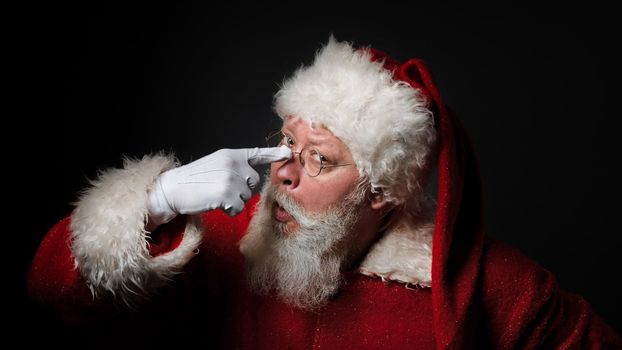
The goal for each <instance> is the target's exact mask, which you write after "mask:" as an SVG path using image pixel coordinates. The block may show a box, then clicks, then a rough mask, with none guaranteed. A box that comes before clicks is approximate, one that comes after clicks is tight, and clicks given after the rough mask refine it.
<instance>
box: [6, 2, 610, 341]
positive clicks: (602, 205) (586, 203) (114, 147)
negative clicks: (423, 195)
mask: <svg viewBox="0 0 622 350" xmlns="http://www.w3.org/2000/svg"><path fill="white" fill-rule="evenodd" d="M408 4H409V5H407V6H406V5H400V4H398V3H393V4H391V3H384V4H383V5H379V4H376V5H373V6H371V5H363V4H351V5H347V6H346V5H334V4H333V5H322V4H318V3H311V2H291V3H289V4H288V5H281V6H270V7H260V6H259V5H256V6H253V7H249V6H247V5H243V4H241V3H232V4H230V5H227V6H226V7H224V6H222V5H218V6H216V5H215V4H210V5H207V4H204V5H201V6H197V5H172V4H168V5H150V6H145V7H140V6H137V5H134V6H131V7H128V6H127V5H106V4H91V5H88V6H84V5H75V4H74V5H54V6H51V5H46V6H42V5H34V4H33V5H32V6H31V7H28V8H21V9H19V10H15V13H11V12H7V14H6V15H7V16H9V17H14V18H12V19H14V20H15V21H14V23H11V24H10V26H9V27H10V30H7V31H5V34H8V38H7V43H8V44H10V45H11V47H10V48H8V49H6V51H5V55H7V56H9V58H11V59H13V60H14V61H13V60H11V64H10V65H8V66H7V67H5V68H6V70H7V71H8V73H10V75H11V78H15V79H11V80H10V81H9V82H8V84H7V85H8V87H9V90H10V91H9V92H8V94H6V97H8V100H9V101H7V102H8V106H13V104H14V105H15V106H14V108H6V109H5V113H6V114H5V118H3V119H5V120H10V121H11V123H13V124H12V125H15V126H11V127H9V126H8V125H7V126H6V127H5V128H3V130H4V136H5V137H4V141H3V144H4V145H5V147H4V148H5V155H7V156H8V157H9V159H8V160H7V162H8V163H9V164H8V166H7V168H6V169H5V172H4V173H5V176H6V174H9V180H7V181H9V182H10V183H7V184H6V187H7V188H8V189H9V190H10V191H9V192H10V193H11V195H10V196H9V198H10V199H11V202H10V203H7V204H9V207H10V208H12V209H10V210H8V209H5V215H7V216H9V215H10V216H11V219H10V220H8V221H10V223H11V225H15V226H14V227H11V228H10V230H11V232H10V234H9V236H10V239H17V242H16V243H14V244H13V243H12V244H11V247H10V252H9V254H8V256H9V257H10V263H11V265H10V266H12V267H13V268H11V269H10V271H11V273H16V277H17V283H16V284H15V285H16V286H17V293H18V300H19V301H20V302H22V303H23V305H24V307H20V308H19V309H18V310H19V312H18V313H16V314H15V322H14V323H13V324H14V325H16V326H18V327H28V328H29V329H33V328H35V329H34V331H35V332H36V333H37V334H41V333H43V334H46V333H50V334H52V333H51V332H55V333H54V334H55V336H56V337H62V335H63V334H64V333H63V332H57V331H59V330H60V329H61V328H62V324H60V323H58V321H57V320H56V318H54V317H53V316H52V315H49V314H45V313H42V312H41V310H40V309H39V308H35V307H34V306H33V305H31V304H30V303H29V302H28V300H27V298H26V293H25V280H26V274H27V270H28V266H29V263H30V261H31V259H32V257H33V255H34V252H35V250H36V247H37V244H38V243H39V241H40V240H41V238H42V236H43V235H44V234H45V232H46V230H47V229H49V228H50V227H51V226H52V225H53V224H54V223H55V222H56V221H57V220H59V219H61V218H62V217H63V216H65V215H67V214H68V213H69V212H70V211H71V206H70V203H71V202H72V201H74V200H75V199H76V195H77V192H78V191H79V190H80V189H81V188H83V187H84V186H85V185H86V184H87V179H93V178H95V177H96V175H97V171H98V170H99V169H105V168H108V167H119V166H121V164H122V161H121V159H122V157H123V156H124V155H128V156H133V157H140V156H141V155H143V154H145V153H150V152H154V151H158V150H162V149H164V150H172V151H174V152H175V153H176V154H177V155H178V157H179V158H180V160H182V162H189V161H191V160H193V159H198V158H199V157H201V156H203V155H206V154H208V153H211V152H213V151H215V150H217V149H219V148H223V147H228V148H236V147H251V146H256V145H261V144H262V141H263V136H264V134H265V133H266V132H267V131H268V130H270V129H271V128H273V127H274V126H275V125H278V122H277V119H276V117H275V115H274V114H273V113H272V111H271V103H272V95H273V94H274V93H275V92H276V91H277V89H278V84H279V83H281V82H282V80H283V78H284V77H285V76H288V75H289V74H290V73H292V72H293V71H294V70H295V69H296V68H297V67H298V66H299V65H300V64H301V63H310V62H311V60H312V59H313V55H314V52H315V51H316V50H317V49H318V48H319V47H320V46H321V45H322V44H323V43H325V42H326V41H327V39H328V37H329V35H330V33H333V34H334V35H335V36H336V37H337V39H338V40H347V41H352V42H353V43H354V44H355V45H356V46H366V45H372V46H374V47H376V48H378V49H381V50H383V51H386V52H388V53H389V54H390V55H392V56H393V57H395V58H397V59H398V60H402V61H403V60H405V59H408V58H411V57H420V58H423V59H425V60H426V61H427V63H428V66H429V68H430V70H431V71H432V73H433V75H434V77H435V80H436V83H437V85H438V86H439V88H440V91H441V93H442V95H443V96H444V99H445V101H446V102H447V103H448V104H449V105H450V106H451V107H452V108H453V109H454V110H455V111H456V112H457V113H458V115H459V116H460V118H461V119H462V120H463V122H464V124H465V126H466V128H467V130H468V131H469V133H470V135H471V138H472V141H473V143H474V145H475V149H476V152H477V154H478V156H479V161H480V166H481V173H482V177H483V182H484V186H485V188H484V191H485V204H486V207H485V215H486V221H485V222H486V227H487V232H488V233H489V234H490V235H492V236H494V237H497V238H498V239H500V240H502V241H505V242H508V243H510V244H512V245H513V246H515V247H517V248H518V249H519V250H521V251H522V252H523V253H524V254H526V255H527V256H529V257H531V258H533V259H534V260H536V261H537V262H539V263H540V264H541V265H542V266H543V267H545V268H547V269H549V270H550V271H552V272H553V273H554V274H555V275H556V277H557V279H558V281H559V283H560V285H561V286H562V287H563V288H565V289H566V290H569V291H571V292H575V293H579V294H581V295H583V296H584V297H585V298H586V299H587V300H588V301H589V302H590V303H591V304H592V306H593V307H594V309H595V310H596V311H597V313H598V314H600V315H601V316H602V317H603V318H604V319H605V320H607V321H608V322H609V323H610V324H611V325H613V326H614V327H615V328H616V329H617V330H618V331H620V329H622V317H621V316H620V311H621V307H620V306H621V302H620V298H619V296H620V295H622V287H620V286H619V285H620V284H619V282H618V280H619V276H620V272H619V268H620V257H619V254H620V253H619V252H620V250H621V248H622V245H621V240H620V238H619V235H620V228H619V224H618V220H617V219H618V217H619V210H620V204H619V198H620V197H619V190H618V181H619V179H620V176H619V171H618V170H617V169H618V165H617V163H618V161H619V159H620V156H619V155H618V151H619V149H620V147H619V146H618V141H617V140H618V130H617V125H618V123H617V120H618V119H620V113H619V111H618V108H617V107H618V103H617V101H618V100H619V96H618V95H619V92H620V89H619V84H618V82H617V79H616V77H617V69H618V68H617V64H618V60H617V58H616V57H615V56H614V51H615V50H616V47H617V46H619V42H620V32H619V30H618V29H617V27H616V26H615V24H616V23H615V21H614V20H613V19H612V18H611V16H610V13H612V11H611V9H607V8H602V7H595V6H592V7H590V5H586V4H583V5H582V6H581V7H576V8H568V7H565V8H563V9H562V8H555V9H546V8H543V7H542V6H533V7H531V6H527V5H524V6H523V7H520V8H519V7H512V6H504V7H496V8H494V7H493V8H491V7H483V6H482V7H477V6H475V7H474V6H470V7H464V8H462V7H451V6H442V5H438V6H429V5H418V4H417V3H416V2H409V3H408ZM5 48H6V46H5ZM9 140H10V141H9ZM8 141H9V142H8ZM5 198H6V197H5ZM15 214H16V215H15ZM14 215H15V216H14ZM12 285H13V284H12ZM517 288H520V286H517ZM34 320H37V321H34ZM56 332H57V333H56Z"/></svg>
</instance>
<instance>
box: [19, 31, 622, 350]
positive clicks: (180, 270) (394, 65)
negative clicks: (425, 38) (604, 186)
mask: <svg viewBox="0 0 622 350" xmlns="http://www.w3.org/2000/svg"><path fill="white" fill-rule="evenodd" d="M274 109H275V111H276V113H277V114H278V115H279V116H280V117H281V118H282V119H283V124H282V128H281V129H280V130H278V131H276V132H275V133H273V134H271V135H270V136H269V137H268V138H267V139H268V142H269V143H270V146H271V147H267V148H256V149H223V150H219V151H217V152H215V153H212V154H210V155H208V156H206V157H204V158H201V159H199V160H197V161H194V162H192V163H189V164H186V165H184V166H179V164H178V163H177V162H176V161H175V159H174V157H173V156H171V155H164V154H159V155H154V156H145V157H143V158H142V159H140V160H130V159H128V160H126V162H125V164H124V167H123V168H122V169H112V170H108V171H106V172H103V173H102V174H101V175H100V177H99V179H97V180H96V181H94V183H93V186H92V187H90V188H89V189H87V190H86V191H85V192H84V193H83V195H82V196H81V199H80V200H79V202H78V203H77V204H76V208H75V210H74V211H73V213H72V214H71V215H70V216H69V217H67V218H65V219H64V220H62V221H60V222H59V223H58V224H57V225H55V226H54V227H53V228H52V229H51V230H50V232H49V233H48V234H47V235H46V237H45V238H44V240H43V242H42V244H41V246H40V248H39V250H38V252H37V255H36V257H35V259H34V262H33V265H32V270H31V275H30V292H31V295H32V296H33V298H35V299H37V300H39V301H41V302H44V303H46V304H49V305H52V306H54V307H55V308H56V309H57V310H59V312H61V313H62V314H63V315H65V316H66V317H67V319H68V320H74V321H75V320H79V323H78V324H83V325H84V324H88V325H89V327H88V329H89V330H90V332H91V333H90V334H113V335H115V336H116V337H118V336H120V334H123V335H124V336H134V337H137V338H138V339H142V340H136V343H137V344H141V343H142V341H144V340H145V338H146V337H149V338H150V339H151V337H152V336H155V337H156V339H158V342H162V341H165V340H164V339H168V340H169V341H171V342H172V343H174V344H181V343H191V342H195V341H198V342H203V343H205V344H209V345H216V346H224V347H236V348H253V349H257V348H270V349H273V348H314V349H315V348H338V347H339V348H341V347H347V348H381V347H382V348H405V347H406V348H489V347H492V348H553V347H560V348H579V347H580V348H584V347H589V348H600V347H603V348H604V347H607V346H611V347H613V346H618V347H622V342H621V341H620V339H619V338H618V337H617V335H616V334H615V333H614V332H613V331H612V330H611V329H610V328H609V327H608V326H607V325H606V324H605V323H603V322H602V320H601V319H600V318H599V317H598V316H597V315H595V314H594V313H593V311H592V310H591V308H590V306H589V304H588V303H587V302H586V301H585V300H583V299H582V298H581V297H579V296H576V295H572V294H569V293H567V292H564V291H563V290H560V289H559V288H558V287H557V285H556V283H555V281H554V278H553V277H552V276H551V275H550V273H549V272H547V271H546V270H543V269H542V268H540V267H539V266H538V265H537V264H535V263H534V262H532V261H530V260H528V259H527V258H525V257H523V256H522V255H520V254H519V253H518V252H516V251H515V250H513V249H512V248H510V247H508V246H506V245H503V244H501V243H499V242H496V241H494V240H493V239H491V238H490V237H487V236H485V235H484V232H483V228H482V205H481V186H480V179H479V174H478V170H477V164H476V159H475V157H474V155H473V152H472V148H471V146H470V144H469V141H468V138H467V136H466V134H465V131H464V129H463V128H462V126H461V124H460V122H459V120H458V119H457V118H456V117H455V116H454V115H453V114H452V113H451V111H450V110H448V109H447V107H446V106H445V104H444V103H443V101H442V99H441V97H440V95H439V93H438V90H437V89H436V87H435V85H434V83H433V81H432V78H431V76H430V74H429V72H428V70H427V68H426V66H425V64H424V63H423V62H422V61H421V60H419V59H410V60H408V61H406V62H404V63H400V62H397V61H396V60H394V59H392V58H390V57H389V56H387V55H386V54H384V53H383V52H381V51H378V50H375V49H373V48H369V47H365V48H358V49H356V48H354V47H353V46H352V44H350V43H348V42H338V41H336V40H335V39H334V38H333V37H332V36H331V38H330V39H329V41H328V43H327V44H326V45H325V46H324V47H322V48H321V50H319V51H318V53H317V55H316V57H315V61H314V62H313V63H312V64H311V65H310V66H307V67H302V68H300V69H299V70H298V71H296V72H295V74H294V75H293V76H292V77H291V78H289V79H288V80H286V81H285V82H284V84H283V86H282V88H281V90H280V91H279V92H278V93H277V94H276V96H275V105H274ZM261 164H270V171H269V177H267V181H266V182H265V183H264V184H263V187H262V189H261V194H260V195H255V196H253V195H252V192H253V190H255V189H259V187H260V177H259V174H258V173H257V171H256V170H255V168H256V167H257V166H258V165H261ZM435 168H437V170H438V171H437V173H438V191H437V192H438V195H437V198H436V200H434V199H433V198H430V196H429V195H428V194H427V192H426V184H427V181H428V179H429V178H430V176H431V174H432V173H433V172H434V169H435ZM120 301H121V302H124V303H119V302H120ZM120 304H121V305H120ZM123 304H125V305H126V306H122V305H123ZM111 321H114V322H111ZM137 321H139V322H137ZM92 324H96V325H98V326H97V327H91V326H90V325H92ZM111 331H114V332H116V333H106V332H111ZM145 332H147V334H145ZM159 332H167V333H159ZM196 332H200V333H198V334H197V333H196ZM163 334H166V335H167V336H165V335H163ZM171 339H172V340H171Z"/></svg>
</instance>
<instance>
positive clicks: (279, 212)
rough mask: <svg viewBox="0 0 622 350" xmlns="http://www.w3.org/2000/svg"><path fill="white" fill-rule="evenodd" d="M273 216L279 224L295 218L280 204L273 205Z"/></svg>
mask: <svg viewBox="0 0 622 350" xmlns="http://www.w3.org/2000/svg"><path fill="white" fill-rule="evenodd" d="M272 216H273V217H274V218H275V219H276V220H277V221H279V222H283V223H285V222H288V221H291V220H292V219H293V217H292V216H291V215H290V214H289V213H288V212H287V210H285V209H283V207H281V206H280V205H279V203H277V202H274V203H273V204H272Z"/></svg>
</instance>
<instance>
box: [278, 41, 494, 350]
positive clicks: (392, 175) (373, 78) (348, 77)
mask: <svg viewBox="0 0 622 350" xmlns="http://www.w3.org/2000/svg"><path fill="white" fill-rule="evenodd" d="M274 108H275V111H276V112H277V114H278V115H279V116H281V118H285V117H286V116H289V115H292V116H299V117H303V118H305V119H307V120H309V121H311V122H319V123H322V124H324V125H325V126H326V127H328V129H329V130H331V131H332V132H333V133H334V134H335V136H337V137H339V138H340V139H342V141H344V143H345V144H346V145H347V146H348V147H349V148H350V150H351V152H352V155H353V157H354V160H355V162H356V164H357V166H358V169H359V171H360V172H361V174H362V175H366V176H368V177H369V179H370V181H371V184H372V186H374V187H377V188H381V189H382V190H383V191H384V193H385V195H386V196H387V198H388V199H389V200H391V201H393V202H395V203H400V202H405V201H410V200H411V199H412V198H416V197H418V196H417V195H416V194H417V193H416V192H417V191H421V190H422V185H423V180H424V179H425V176H426V175H427V174H428V173H429V170H430V168H431V166H432V165H433V164H436V165H437V166H438V194H437V196H438V197H437V209H436V218H435V226H434V234H433V245H432V246H433V247H432V248H433V249H432V301H433V309H434V328H435V333H436V340H437V342H438V344H439V346H440V347H444V348H455V347H459V344H470V345H472V344H473V341H474V340H475V338H476V332H475V328H477V318H478V315H479V314H478V312H479V311H482V310H480V309H477V308H476V306H475V304H476V303H477V302H476V300H477V298H476V290H477V285H478V283H479V282H478V281H479V280H480V278H481V277H480V269H481V256H482V249H483V242H484V235H483V227H482V192H481V181H480V175H479V170H478V165H477V160H476V157H475V154H474V152H473V148H472V146H471V143H470V141H469V139H468V136H467V133H466V131H465V129H464V128H463V126H462V124H461V123H460V121H459V119H458V118H457V117H456V116H455V115H454V114H453V113H452V112H451V111H450V110H449V109H448V108H447V106H446V105H445V104H444V102H443V100H442V98H441V95H440V93H439V91H438V89H437V88H436V85H435V84H434V82H433V80H432V77H431V75H430V73H429V71H428V69H427V67H426V65H425V63H424V62H423V61H422V60H421V59H416V58H414V59H409V60H407V61H406V62H404V63H400V62H398V61H396V60H394V59H392V58H390V57H389V56H388V55H386V54H385V53H384V52H382V51H379V50H376V49H373V48H362V49H354V48H353V47H352V45H351V44H349V43H340V42H337V41H336V40H335V39H334V38H333V37H332V36H331V37H330V39H329V41H328V44H327V45H326V46H325V47H323V48H322V49H321V50H320V51H319V52H318V54H317V55H316V58H315V61H314V63H313V64H312V65H311V66H309V67H302V68H300V69H299V70H298V71H297V72H296V73H295V74H294V75H293V76H292V77H291V78H289V79H288V80H286V81H285V83H284V84H283V87H282V89H281V90H280V91H279V92H278V93H277V94H276V96H275V106H274ZM434 160H435V162H434ZM467 347H468V346H467Z"/></svg>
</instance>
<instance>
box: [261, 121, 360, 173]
mask: <svg viewBox="0 0 622 350" xmlns="http://www.w3.org/2000/svg"><path fill="white" fill-rule="evenodd" d="M266 144H267V145H268V147H279V146H281V145H286V146H287V147H289V149H291V150H292V153H293V154H297V155H298V160H299V161H300V165H302V168H303V169H304V170H305V173H306V174H307V175H309V176H310V177H316V176H318V175H320V173H321V172H322V170H323V169H326V168H335V167H341V166H346V165H352V164H350V163H347V164H328V160H327V159H326V157H324V156H323V155H322V153H320V151H318V150H317V148H315V147H312V146H305V147H304V148H303V149H302V150H300V152H296V151H294V149H293V146H294V141H293V139H292V138H291V137H290V136H288V135H287V134H285V133H284V132H283V131H281V130H276V131H274V132H272V133H270V134H269V135H268V136H266Z"/></svg>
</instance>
